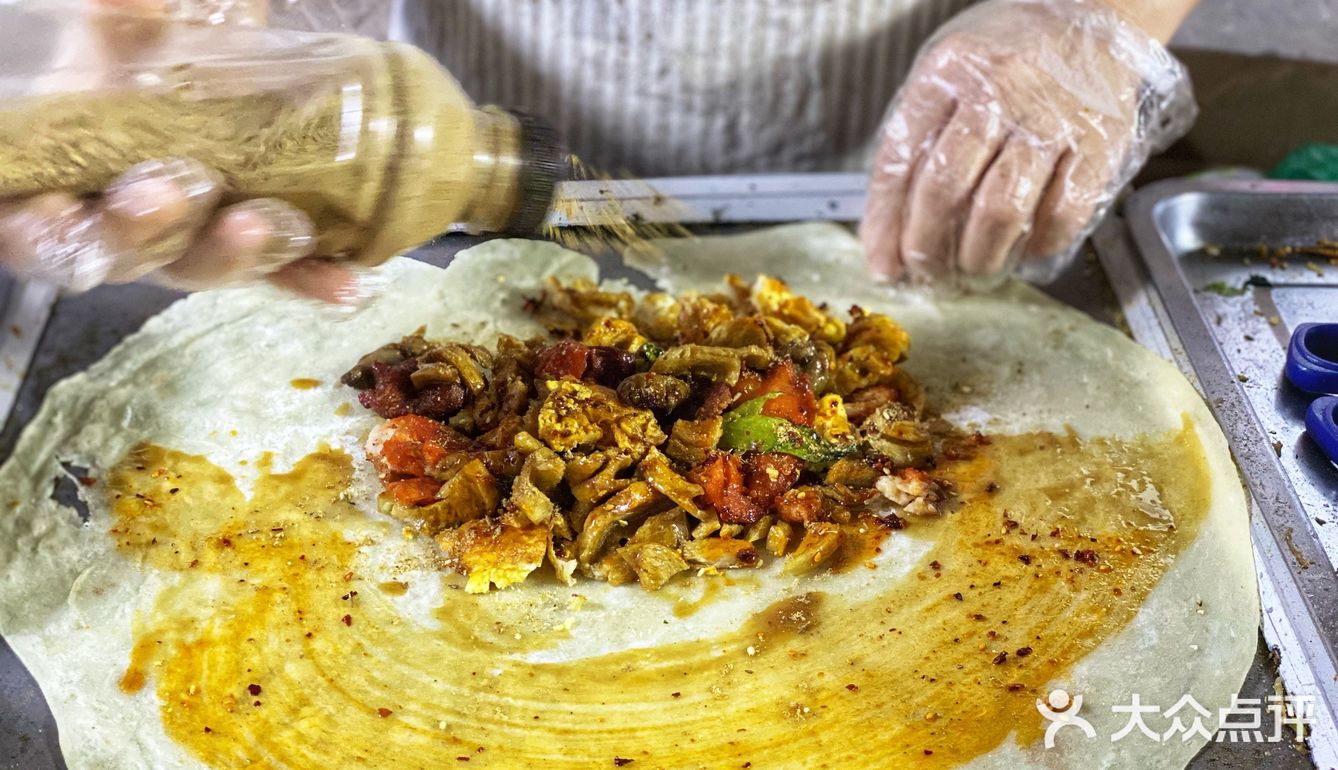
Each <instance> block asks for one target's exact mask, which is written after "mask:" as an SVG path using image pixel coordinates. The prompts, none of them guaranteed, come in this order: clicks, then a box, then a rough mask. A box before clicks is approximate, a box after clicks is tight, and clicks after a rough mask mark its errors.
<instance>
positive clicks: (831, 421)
mask: <svg viewBox="0 0 1338 770" xmlns="http://www.w3.org/2000/svg"><path fill="white" fill-rule="evenodd" d="M813 428H814V429H815V430H817V432H818V435H819V436H822V438H823V439H824V440H825V441H841V440H843V439H848V438H850V436H851V434H852V433H854V429H853V428H851V427H850V418H848V417H847V416H846V405H845V402H844V401H842V400H841V397H840V396H838V395H836V394H835V393H828V394H827V395H825V396H823V397H822V398H820V399H818V411H817V413H816V414H815V415H813Z"/></svg>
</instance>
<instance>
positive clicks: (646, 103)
mask: <svg viewBox="0 0 1338 770" xmlns="http://www.w3.org/2000/svg"><path fill="white" fill-rule="evenodd" d="M970 1H971V0H581V1H580V2H572V1H571V0H445V1H443V0H402V3H403V4H402V6H401V7H400V8H399V9H398V13H399V14H400V17H399V21H398V23H397V24H396V25H395V27H396V28H397V29H398V30H399V36H402V37H404V38H406V39H407V40H409V41H410V42H413V43H416V44H417V45H419V46H421V47H423V48H425V49H427V50H428V51H430V52H432V53H433V54H435V55H436V56H438V57H439V58H440V59H441V60H442V62H444V63H445V65H446V67H447V68H448V69H449V70H450V71H451V72H452V73H453V74H454V75H455V76H456V77H457V78H459V79H460V81H461V83H462V84H463V85H464V87H465V90H466V91H467V92H468V93H469V94H470V95H471V96H472V97H473V98H474V99H476V100H477V101H479V102H484V103H494V104H500V105H502V106H505V107H509V108H513V109H519V110H523V111H525V112H530V113H533V114H536V115H541V116H543V117H545V118H548V119H549V120H551V121H552V122H553V123H554V124H556V126H557V127H558V129H559V130H560V131H561V132H562V133H563V134H564V136H565V138H566V140H567V142H568V144H569V145H570V146H571V147H572V149H573V151H574V152H575V153H577V154H578V155H579V156H580V157H581V158H582V159H583V160H584V161H585V162H586V163H587V164H589V165H591V166H593V167H595V168H598V169H601V170H604V171H607V172H610V173H619V172H627V173H632V174H638V175H667V174H698V173H727V172H769V171H810V170H833V169H843V168H845V169H848V168H858V167H861V166H863V165H864V163H865V161H866V158H867V150H868V148H869V145H870V140H871V138H872V137H873V134H874V133H875V131H876V129H877V127H878V124H879V122H880V120H881V118H882V116H883V113H884V111H885V109H886V107H887V104H888V102H889V101H890V99H891V97H892V95H893V93H894V92H895V90H896V88H897V86H898V84H899V83H900V82H901V79H902V77H903V76H904V75H905V73H906V71H907V70H908V69H909V67H910V64H911V62H912V60H913V58H914V56H915V53H916V51H917V50H918V48H919V46H920V44H921V43H922V42H923V41H924V39H925V38H927V37H928V36H929V34H930V33H932V32H933V30H934V29H936V28H937V27H938V26H939V25H940V24H942V23H943V22H944V21H946V20H947V19H948V17H950V16H951V15H953V14H954V13H956V12H957V11H959V10H961V9H962V8H963V7H965V6H966V5H969V4H970Z"/></svg>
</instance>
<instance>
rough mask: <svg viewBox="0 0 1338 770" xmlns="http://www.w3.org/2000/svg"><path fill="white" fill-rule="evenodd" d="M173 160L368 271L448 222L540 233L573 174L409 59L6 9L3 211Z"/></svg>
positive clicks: (36, 8) (232, 30)
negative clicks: (260, 203)
mask: <svg viewBox="0 0 1338 770" xmlns="http://www.w3.org/2000/svg"><path fill="white" fill-rule="evenodd" d="M127 40H130V41H131V42H132V43H133V45H128V46H127V45H126V44H125V43H126V41H127ZM113 41H118V42H113ZM169 157H187V158H193V159H195V160H197V161H200V162H202V163H204V164H206V165H209V166H211V167H212V168H213V169H214V170H216V171H218V172H219V173H220V174H221V175H222V176H223V178H224V180H225V194H224V203H229V202H233V201H238V200H245V199H248V198H257V197H272V198H281V199H283V200H285V201H288V202H289V203H291V204H293V205H295V206H297V207H298V208H300V209H302V210H303V211H304V212H306V214H307V215H308V216H310V217H311V220H312V222H313V224H314V225H315V228H316V234H317V237H318V239H319V247H320V248H319V253H321V254H326V255H337V256H345V257H347V258H349V259H353V260H356V261H358V262H360V263H363V264H367V265H375V264H379V263H380V262H382V261H384V260H386V259H387V258H389V257H390V256H392V255H394V254H396V253H398V252H400V251H403V250H405V249H407V248H410V247H412V246H414V245H417V244H419V243H422V242H424V241H426V240H429V239H430V238H432V237H433V236H436V235H438V234H440V233H441V232H443V231H445V230H446V229H447V228H448V227H449V226H451V225H453V224H454V225H461V226H464V227H465V228H467V229H470V230H474V231H484V232H509V233H530V232H533V231H535V230H536V229H537V228H538V227H539V225H540V224H541V222H542V220H543V218H544V215H545V214H546V213H547V210H548V208H549V206H550V204H551V202H552V197H553V189H554V186H555V184H556V182H557V181H558V178H559V177H560V175H561V173H562V171H563V170H564V169H565V168H566V164H565V153H564V152H563V150H562V149H561V148H560V146H559V143H558V142H557V141H556V139H555V136H554V134H553V132H552V131H551V130H550V129H549V128H548V127H547V126H546V125H545V124H543V123H541V122H540V121H538V120H537V119H534V118H531V117H528V116H523V115H518V114H514V113H509V112H506V111H503V110H501V109H498V108H494V107H483V108H480V107H477V106H475V105H474V104H473V103H472V102H471V101H470V100H469V98H468V97H467V96H466V95H465V94H464V92H463V91H462V90H461V88H460V86H459V84H458V83H456V81H455V80H454V78H452V77H451V75H450V74H448V73H447V72H446V71H445V70H444V69H442V67H441V66H440V65H439V64H438V63H437V62H436V61H435V60H434V59H432V58H431V57H430V56H428V55H427V54H425V53H423V52H422V51H420V50H418V49H417V48H414V47H413V46H409V45H404V44H399V43H384V42H377V41H373V40H370V39H366V38H361V37H357V36H352V35H339V34H311V33H302V32H293V31H286V30H267V29H256V28H246V27H236V26H227V25H208V24H198V23H189V22H185V21H181V20H179V19H169V18H158V17H149V16H131V15H127V14H126V13H125V12H124V11H120V12H117V13H114V14H111V13H108V12H106V11H99V10H97V9H96V7H95V6H94V4H93V3H90V2H87V0H83V1H82V2H78V1H76V2H71V1H70V0H36V2H34V3H26V4H18V5H5V4H0V199H3V198H8V197H23V196H29V195H34V194H37V193H42V192H48V191H67V192H72V193H75V194H81V195H82V194H88V195H91V194H97V193H99V192H101V191H102V190H103V189H104V188H105V187H106V186H107V184H108V183H110V182H111V181H112V180H113V179H114V178H115V177H116V176H117V175H119V174H120V173H122V172H124V171H125V170H127V169H128V168H130V167H131V166H133V165H135V164H136V163H139V162H142V161H146V160H152V159H161V158H169Z"/></svg>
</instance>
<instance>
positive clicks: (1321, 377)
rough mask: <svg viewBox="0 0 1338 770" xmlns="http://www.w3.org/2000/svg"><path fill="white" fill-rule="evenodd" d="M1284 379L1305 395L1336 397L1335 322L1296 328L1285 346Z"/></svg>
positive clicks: (1337, 342)
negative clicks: (1285, 375) (1289, 341)
mask: <svg viewBox="0 0 1338 770" xmlns="http://www.w3.org/2000/svg"><path fill="white" fill-rule="evenodd" d="M1287 379H1289V380H1291V381H1292V384H1293V385H1295V386H1296V387H1298V388H1300V389H1301V390H1304V391H1305V392H1307V393H1316V394H1319V395H1328V396H1333V395H1338V323H1327V324H1313V323H1312V324H1301V325H1300V326H1297V327H1296V331H1294V332H1292V340H1291V343H1290V344H1288V345H1287Z"/></svg>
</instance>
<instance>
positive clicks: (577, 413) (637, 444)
mask: <svg viewBox="0 0 1338 770" xmlns="http://www.w3.org/2000/svg"><path fill="white" fill-rule="evenodd" d="M547 384H548V388H549V393H548V397H547V398H545V399H544V403H543V406H541V407H540V408H539V438H540V439H542V440H543V442H544V443H546V444H548V446H549V447H551V448H552V449H553V451H555V452H567V451H570V450H572V449H575V448H576V447H580V446H601V447H611V446H612V447H617V448H618V449H622V450H626V451H634V452H636V453H638V454H640V453H642V452H644V451H645V450H646V449H648V448H649V447H652V446H658V445H659V444H662V443H664V440H665V438H666V437H665V435H664V431H662V430H660V425H659V423H658V422H656V420H655V415H654V413H652V412H651V411H650V410H648V409H638V408H636V407H633V406H628V405H626V404H623V403H622V402H620V401H619V400H618V396H617V395H616V394H615V393H613V391H611V390H608V389H607V388H601V387H598V386H591V385H587V384H585V383H581V382H573V381H571V380H549V381H548V383H547Z"/></svg>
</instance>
